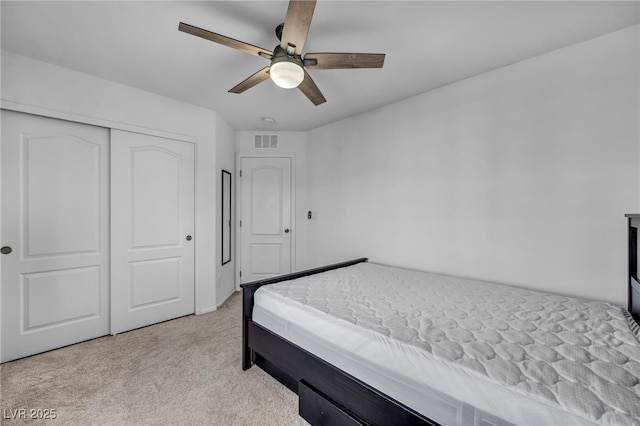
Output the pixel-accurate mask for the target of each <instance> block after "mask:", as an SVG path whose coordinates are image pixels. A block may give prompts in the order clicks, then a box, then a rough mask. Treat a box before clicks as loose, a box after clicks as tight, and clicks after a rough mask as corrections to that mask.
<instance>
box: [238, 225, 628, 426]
mask: <svg viewBox="0 0 640 426" xmlns="http://www.w3.org/2000/svg"><path fill="white" fill-rule="evenodd" d="M625 216H626V217H627V218H628V231H629V232H628V235H629V238H628V258H629V265H628V284H629V285H628V299H627V309H628V311H629V312H630V313H631V314H632V316H633V318H634V320H635V321H636V323H639V324H640V277H638V250H637V248H638V228H640V214H627V215H625ZM366 261H367V259H366V258H361V259H355V260H352V261H348V262H343V263H336V264H333V265H329V266H324V267H321V268H316V269H310V270H306V271H302V272H297V273H294V274H288V275H283V276H279V277H274V278H269V279H265V280H261V281H255V282H252V283H247V284H242V285H241V287H242V290H243V296H242V297H243V308H242V309H243V312H242V369H243V370H247V369H249V368H250V367H251V366H252V365H253V364H255V365H258V366H259V367H260V368H262V369H263V370H265V371H266V372H267V373H269V374H270V375H272V376H273V377H275V378H276V379H277V380H279V381H280V382H281V383H283V384H284V385H285V386H287V387H288V388H289V389H291V390H292V391H293V392H295V393H296V394H298V396H299V399H300V403H299V412H300V415H301V416H302V417H303V418H304V419H305V420H307V421H308V422H309V423H311V424H312V425H314V426H315V425H360V424H369V425H437V424H438V423H436V422H435V421H433V420H430V419H429V418H427V417H425V416H423V415H421V414H419V413H417V412H415V411H414V410H412V409H410V408H408V407H407V406H405V405H403V404H402V403H400V402H398V401H396V400H394V399H393V398H390V397H388V396H386V395H384V394H383V393H381V392H380V391H378V390H376V389H374V388H372V387H371V386H369V385H367V384H366V383H364V382H362V381H360V380H358V379H357V378H355V377H353V376H351V375H349V374H347V373H345V372H344V371H342V370H340V369H338V368H336V367H334V366H333V365H331V364H329V363H327V362H326V361H324V360H322V359H320V358H318V357H317V356H315V355H313V354H311V353H309V352H308V351H306V350H304V349H302V348H300V347H298V346H296V345H294V344H292V343H291V342H289V341H287V340H285V339H283V338H281V337H279V336H277V335H276V334H274V333H272V332H270V331H269V330H267V329H265V328H263V327H261V326H260V325H258V324H255V323H254V322H253V321H252V316H251V315H252V311H253V303H254V293H255V292H256V290H258V288H260V287H262V286H263V285H267V284H273V283H276V282H280V281H288V280H293V279H296V278H301V277H305V276H309V275H313V274H318V273H322V272H326V271H329V270H332V269H338V268H343V267H347V266H351V265H355V264H357V263H361V262H366Z"/></svg>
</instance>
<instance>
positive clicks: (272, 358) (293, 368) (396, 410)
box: [241, 258, 438, 425]
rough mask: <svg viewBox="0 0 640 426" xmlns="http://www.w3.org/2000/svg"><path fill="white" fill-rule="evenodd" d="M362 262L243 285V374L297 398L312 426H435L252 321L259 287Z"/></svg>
mask: <svg viewBox="0 0 640 426" xmlns="http://www.w3.org/2000/svg"><path fill="white" fill-rule="evenodd" d="M366 261H367V259H366V258H361V259H355V260H351V261H348V262H343V263H336V264H333V265H329V266H324V267H321V268H315V269H310V270H306V271H302V272H297V273H293V274H288V275H283V276H279V277H274V278H269V279H265V280H260V281H255V282H252V283H247V284H242V285H241V287H242V298H243V306H242V369H243V370H247V369H248V368H250V367H251V366H252V365H253V364H255V365H257V366H259V367H260V368H262V369H263V370H265V371H266V372H267V373H269V374H270V375H272V376H273V377H275V378H276V379H277V380H278V381H280V382H281V383H282V384H284V385H285V386H287V387H288V388H289V389H291V390H292V391H293V392H295V393H296V394H298V397H299V400H300V403H299V412H300V415H301V416H302V417H303V418H304V419H305V420H307V421H308V422H309V423H311V424H312V425H360V424H368V425H437V424H438V423H436V422H434V421H432V420H430V419H428V418H426V417H424V416H422V415H421V414H419V413H417V412H415V411H414V410H412V409H410V408H409V407H407V406H405V405H403V404H401V403H400V402H398V401H396V400H394V399H393V398H390V397H388V396H386V395H384V394H383V393H381V392H379V391H378V390H376V389H374V388H372V387H371V386H369V385H367V384H366V383H363V382H362V381H360V380H358V379H357V378H355V377H353V376H351V375H349V374H347V373H345V372H344V371H342V370H340V369H338V368H336V367H334V366H333V365H331V364H329V363H327V362H325V361H323V360H322V359H320V358H318V357H317V356H315V355H313V354H311V353H309V352H307V351H305V350H304V349H302V348H300V347H298V346H296V345H294V344H292V343H290V342H288V341H286V340H285V339H283V338H281V337H279V336H277V335H275V334H274V333H272V332H270V331H269V330H267V329H265V328H263V327H261V326H260V325H258V324H255V323H254V322H253V321H252V319H251V313H252V311H253V300H254V299H253V298H254V293H255V292H256V290H258V288H260V287H262V286H263V285H267V284H273V283H276V282H280V281H289V280H293V279H296V278H301V277H305V276H309V275H313V274H318V273H322V272H326V271H329V270H332V269H338V268H343V267H346V266H351V265H355V264H357V263H361V262H366Z"/></svg>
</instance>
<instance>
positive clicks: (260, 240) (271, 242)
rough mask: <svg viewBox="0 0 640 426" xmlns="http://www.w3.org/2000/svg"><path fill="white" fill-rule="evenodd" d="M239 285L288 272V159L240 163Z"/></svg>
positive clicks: (252, 159) (259, 159)
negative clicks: (240, 275) (240, 272)
mask: <svg viewBox="0 0 640 426" xmlns="http://www.w3.org/2000/svg"><path fill="white" fill-rule="evenodd" d="M241 169H242V190H241V197H242V198H241V208H242V217H241V221H242V224H241V227H240V233H241V245H242V247H241V258H242V259H241V260H242V261H241V265H242V266H241V271H242V277H241V279H240V282H242V283H245V282H249V281H254V280H258V279H262V278H268V277H272V276H275V275H280V274H286V273H289V272H291V238H292V234H293V232H292V229H291V159H290V158H280V157H277V158H276V157H274V158H251V157H243V158H242V160H241Z"/></svg>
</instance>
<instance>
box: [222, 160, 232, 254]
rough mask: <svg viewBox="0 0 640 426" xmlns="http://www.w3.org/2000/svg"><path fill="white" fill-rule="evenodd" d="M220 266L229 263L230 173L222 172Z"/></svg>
mask: <svg viewBox="0 0 640 426" xmlns="http://www.w3.org/2000/svg"><path fill="white" fill-rule="evenodd" d="M221 217H222V264H223V265H226V264H227V263H229V262H231V173H229V172H228V171H226V170H223V171H222V214H221Z"/></svg>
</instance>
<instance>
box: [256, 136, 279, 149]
mask: <svg viewBox="0 0 640 426" xmlns="http://www.w3.org/2000/svg"><path fill="white" fill-rule="evenodd" d="M253 148H255V149H276V148H278V135H255V138H254V140H253Z"/></svg>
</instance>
